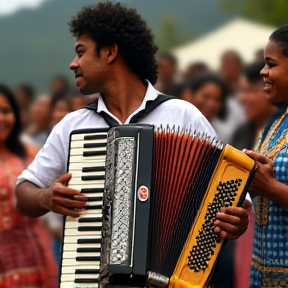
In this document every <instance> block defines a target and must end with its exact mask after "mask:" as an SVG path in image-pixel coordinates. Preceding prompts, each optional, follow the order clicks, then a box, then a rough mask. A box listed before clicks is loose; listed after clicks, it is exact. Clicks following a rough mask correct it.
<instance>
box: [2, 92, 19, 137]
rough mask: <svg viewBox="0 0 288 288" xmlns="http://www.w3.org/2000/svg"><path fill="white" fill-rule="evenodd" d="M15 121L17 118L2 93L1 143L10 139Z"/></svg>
mask: <svg viewBox="0 0 288 288" xmlns="http://www.w3.org/2000/svg"><path fill="white" fill-rule="evenodd" d="M15 122H16V118H15V115H14V112H13V110H12V107H11V105H10V103H9V101H8V100H7V98H6V97H5V96H4V95H1V94H0V143H4V142H5V141H6V140H7V139H8V137H9V136H10V134H11V132H12V130H13V127H14V125H15Z"/></svg>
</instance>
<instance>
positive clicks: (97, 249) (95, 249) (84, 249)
mask: <svg viewBox="0 0 288 288" xmlns="http://www.w3.org/2000/svg"><path fill="white" fill-rule="evenodd" d="M77 252H79V253H89V252H91V253H92V252H101V248H100V247H89V248H88V247H80V248H77Z"/></svg>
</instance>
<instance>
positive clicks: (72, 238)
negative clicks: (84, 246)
mask: <svg viewBox="0 0 288 288" xmlns="http://www.w3.org/2000/svg"><path fill="white" fill-rule="evenodd" d="M79 242H81V243H101V235H67V237H64V244H65V243H79Z"/></svg>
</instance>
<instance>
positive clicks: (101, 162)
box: [69, 160, 105, 173]
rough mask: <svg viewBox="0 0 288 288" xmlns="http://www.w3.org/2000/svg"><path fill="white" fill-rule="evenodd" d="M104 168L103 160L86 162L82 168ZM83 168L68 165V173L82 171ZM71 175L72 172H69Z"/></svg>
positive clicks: (77, 164)
mask: <svg viewBox="0 0 288 288" xmlns="http://www.w3.org/2000/svg"><path fill="white" fill-rule="evenodd" d="M95 166H96V167H105V160H98V161H93V162H91V163H90V162H86V163H85V165H84V167H95ZM82 169H83V167H81V166H79V163H70V165H69V171H74V170H75V171H82ZM71 173H72V172H71Z"/></svg>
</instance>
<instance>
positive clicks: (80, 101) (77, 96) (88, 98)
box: [71, 90, 99, 111]
mask: <svg viewBox="0 0 288 288" xmlns="http://www.w3.org/2000/svg"><path fill="white" fill-rule="evenodd" d="M98 98H99V93H95V94H91V95H82V94H81V92H80V91H78V90H75V91H74V92H72V94H71V109H72V111H76V110H78V109H81V108H84V107H85V106H86V105H87V104H90V103H92V102H94V101H96V99H98Z"/></svg>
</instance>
